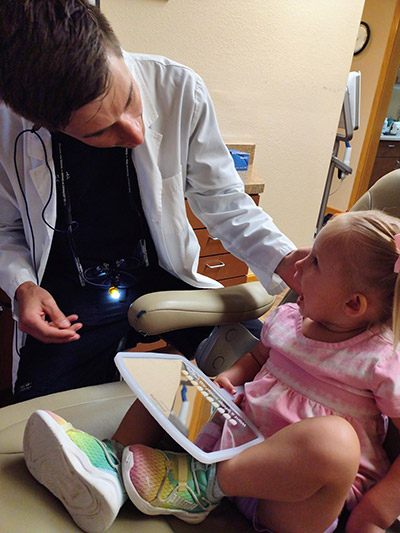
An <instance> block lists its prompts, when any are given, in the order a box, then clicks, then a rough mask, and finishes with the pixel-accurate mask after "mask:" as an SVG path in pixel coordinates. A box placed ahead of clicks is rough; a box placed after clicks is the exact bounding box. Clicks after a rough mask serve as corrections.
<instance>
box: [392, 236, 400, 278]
mask: <svg viewBox="0 0 400 533" xmlns="http://www.w3.org/2000/svg"><path fill="white" fill-rule="evenodd" d="M394 242H395V243H396V248H397V251H398V253H399V257H398V258H397V259H396V262H395V264H394V268H393V270H394V272H395V273H396V274H398V273H399V272H400V233H397V235H395V236H394Z"/></svg>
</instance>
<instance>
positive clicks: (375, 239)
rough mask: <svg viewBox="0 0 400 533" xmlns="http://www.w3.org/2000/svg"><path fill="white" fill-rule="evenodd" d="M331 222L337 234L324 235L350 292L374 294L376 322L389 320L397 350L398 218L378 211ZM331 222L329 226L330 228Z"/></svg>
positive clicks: (399, 287)
mask: <svg viewBox="0 0 400 533" xmlns="http://www.w3.org/2000/svg"><path fill="white" fill-rule="evenodd" d="M333 223H334V224H335V226H336V225H337V227H338V230H339V231H332V232H327V233H328V235H327V238H328V239H329V238H334V239H335V247H336V250H337V254H338V257H340V258H341V259H340V261H341V262H342V263H343V265H345V268H346V279H347V281H348V284H349V288H350V290H352V291H360V292H364V293H365V294H374V293H375V295H377V300H378V301H377V303H378V306H379V308H380V320H379V322H381V323H385V322H386V323H387V322H389V321H390V319H391V327H392V330H393V334H394V346H395V347H396V346H397V344H398V342H399V340H400V281H399V279H400V275H399V274H396V273H395V272H394V265H395V263H396V261H397V259H398V258H399V254H400V252H399V250H398V249H397V247H396V243H395V240H394V236H395V235H396V234H398V233H400V219H398V218H395V217H393V216H391V215H388V214H386V213H384V212H383V211H377V210H369V211H350V212H348V213H343V214H340V215H337V216H335V217H334V218H333ZM333 223H332V222H329V223H328V226H329V224H332V229H333ZM329 233H331V236H329ZM338 237H340V238H339V239H338Z"/></svg>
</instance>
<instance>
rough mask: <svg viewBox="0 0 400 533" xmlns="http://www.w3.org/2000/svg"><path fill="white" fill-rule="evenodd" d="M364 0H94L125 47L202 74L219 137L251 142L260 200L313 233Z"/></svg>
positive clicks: (295, 231)
mask: <svg viewBox="0 0 400 533" xmlns="http://www.w3.org/2000/svg"><path fill="white" fill-rule="evenodd" d="M363 5H364V0H352V1H351V2H349V1H348V0H242V1H237V0H101V8H102V10H103V12H104V13H105V15H106V16H107V17H108V18H109V20H110V21H111V23H112V25H113V27H114V29H115V31H116V33H117V35H118V36H119V38H120V40H121V43H122V45H123V47H124V48H125V49H126V50H129V51H136V52H145V53H157V54H161V55H166V56H168V57H171V58H172V59H175V60H176V61H179V62H181V63H184V64H186V65H188V66H190V67H192V68H193V69H194V70H196V71H197V72H198V73H199V74H200V75H201V76H202V77H203V78H204V80H205V82H206V83H207V86H208V88H209V90H210V93H211V95H212V97H213V100H214V104H215V107H216V111H217V116H218V119H219V124H220V128H221V131H222V135H223V137H224V139H225V141H226V142H239V143H240V142H243V143H248V142H250V143H255V144H256V146H257V147H256V156H255V166H256V168H257V170H258V172H259V174H260V175H261V176H262V177H263V178H264V179H265V181H266V191H265V193H264V194H263V196H262V199H261V205H262V207H263V208H264V209H265V210H266V211H267V212H269V213H270V214H271V215H272V216H273V217H274V219H275V221H276V223H277V224H278V226H279V227H280V228H281V229H282V231H284V232H285V233H286V234H287V235H288V236H289V237H291V238H292V239H293V240H294V242H295V243H296V244H297V245H298V246H302V245H306V244H309V243H310V242H311V238H312V235H313V232H314V228H315V222H316V219H317V215H318V211H319V206H320V202H321V198H322V192H323V188H324V184H325V178H326V175H327V171H328V167H329V161H330V156H331V153H332V147H333V141H334V137H335V133H336V128H337V124H338V118H339V114H340V110H341V105H342V101H343V94H344V89H345V86H346V81H347V76H348V72H349V70H350V65H351V60H352V56H353V50H354V43H355V39H356V35H357V30H358V25H359V21H360V18H361V13H362V9H363Z"/></svg>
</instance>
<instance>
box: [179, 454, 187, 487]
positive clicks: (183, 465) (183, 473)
mask: <svg viewBox="0 0 400 533" xmlns="http://www.w3.org/2000/svg"><path fill="white" fill-rule="evenodd" d="M188 474H189V472H188V461H187V458H186V456H185V455H183V454H182V455H178V486H177V488H176V490H177V491H179V492H182V491H185V490H187V488H188V487H187V481H188Z"/></svg>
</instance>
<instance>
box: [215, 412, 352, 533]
mask: <svg viewBox="0 0 400 533" xmlns="http://www.w3.org/2000/svg"><path fill="white" fill-rule="evenodd" d="M359 459H360V446H359V441H358V437H357V434H356V433H355V431H354V429H353V428H352V426H351V425H350V424H349V423H348V422H346V421H345V420H344V419H343V418H340V417H336V416H329V417H320V418H310V419H307V420H302V421H301V422H298V423H296V424H292V425H290V426H288V427H286V428H285V429H283V430H281V431H279V432H278V433H276V434H275V435H273V436H272V437H270V438H269V439H267V440H266V441H264V442H263V443H261V444H259V445H257V446H254V447H252V448H250V449H247V450H245V451H244V452H242V453H241V454H239V455H238V456H236V457H234V458H233V459H229V460H228V461H225V462H223V463H219V464H218V466H217V476H218V482H219V485H220V487H221V489H222V491H223V492H225V494H228V495H230V496H244V497H253V498H258V499H260V500H263V501H262V502H260V503H259V507H258V519H259V522H260V523H261V524H262V525H263V526H264V527H267V528H269V529H271V530H272V531H279V532H280V533H284V532H290V533H295V532H301V533H304V531H307V533H313V532H321V531H324V530H325V529H326V528H328V527H329V526H330V525H331V524H332V522H333V521H334V520H335V519H336V518H337V516H338V515H339V514H340V511H341V509H342V507H343V504H344V501H345V498H346V496H347V494H348V491H349V489H350V487H351V484H352V482H353V480H354V478H355V475H356V473H357V470H358V466H359Z"/></svg>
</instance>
